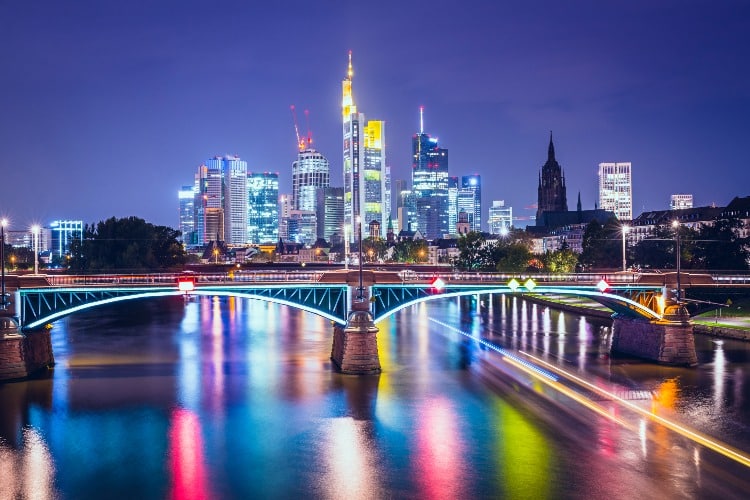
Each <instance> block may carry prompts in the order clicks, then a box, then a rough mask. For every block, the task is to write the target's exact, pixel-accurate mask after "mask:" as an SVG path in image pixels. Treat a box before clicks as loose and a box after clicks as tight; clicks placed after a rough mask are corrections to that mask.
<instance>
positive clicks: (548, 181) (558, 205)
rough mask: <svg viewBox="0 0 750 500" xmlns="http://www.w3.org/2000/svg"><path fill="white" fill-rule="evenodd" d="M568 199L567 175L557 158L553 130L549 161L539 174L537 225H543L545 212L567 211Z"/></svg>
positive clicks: (548, 151) (548, 153) (550, 138)
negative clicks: (553, 142)
mask: <svg viewBox="0 0 750 500" xmlns="http://www.w3.org/2000/svg"><path fill="white" fill-rule="evenodd" d="M567 211H568V199H567V194H566V189H565V175H564V174H563V171H562V167H561V166H560V164H559V163H557V160H556V159H555V145H554V144H552V132H550V133H549V149H548V150H547V163H545V164H544V166H542V171H541V173H540V174H539V198H538V202H537V210H536V225H537V226H543V225H545V223H544V215H543V214H544V212H567Z"/></svg>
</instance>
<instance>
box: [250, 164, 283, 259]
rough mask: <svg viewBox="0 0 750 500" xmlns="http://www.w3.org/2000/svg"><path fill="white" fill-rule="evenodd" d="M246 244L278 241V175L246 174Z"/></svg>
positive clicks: (264, 173)
mask: <svg viewBox="0 0 750 500" xmlns="http://www.w3.org/2000/svg"><path fill="white" fill-rule="evenodd" d="M247 207H248V209H247V237H248V243H251V244H256V245H257V244H262V243H276V242H277V241H278V239H279V174H278V173H275V172H248V174H247Z"/></svg>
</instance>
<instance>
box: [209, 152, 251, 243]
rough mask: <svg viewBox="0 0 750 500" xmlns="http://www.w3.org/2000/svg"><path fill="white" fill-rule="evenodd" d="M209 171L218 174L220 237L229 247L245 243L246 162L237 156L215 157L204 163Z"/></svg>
mask: <svg viewBox="0 0 750 500" xmlns="http://www.w3.org/2000/svg"><path fill="white" fill-rule="evenodd" d="M206 166H207V167H208V169H209V170H210V171H214V172H218V173H219V174H218V175H220V176H221V177H220V179H221V180H220V182H221V192H217V196H218V197H219V198H220V199H221V201H222V204H221V208H223V209H224V214H223V215H224V220H223V226H224V232H223V233H222V237H223V238H224V241H225V242H226V243H227V244H229V245H244V244H245V243H247V162H246V161H245V160H242V159H240V157H239V156H231V155H229V156H215V157H214V158H211V159H209V160H207V161H206Z"/></svg>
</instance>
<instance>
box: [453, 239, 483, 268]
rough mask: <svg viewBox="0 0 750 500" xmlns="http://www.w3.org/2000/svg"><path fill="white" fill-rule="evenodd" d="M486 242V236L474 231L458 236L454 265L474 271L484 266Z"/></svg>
mask: <svg viewBox="0 0 750 500" xmlns="http://www.w3.org/2000/svg"><path fill="white" fill-rule="evenodd" d="M486 244H487V238H485V237H484V236H483V235H482V233H479V232H476V231H470V232H468V233H466V234H465V235H462V236H460V237H459V238H458V241H457V242H456V248H458V259H456V267H457V268H459V269H461V270H463V271H475V270H479V269H482V268H483V267H486V265H487V263H486V260H487V259H486V257H487V253H488V252H487V250H486V249H484V247H485V246H486ZM490 252H491V250H490Z"/></svg>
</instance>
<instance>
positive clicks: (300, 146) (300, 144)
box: [289, 104, 309, 151]
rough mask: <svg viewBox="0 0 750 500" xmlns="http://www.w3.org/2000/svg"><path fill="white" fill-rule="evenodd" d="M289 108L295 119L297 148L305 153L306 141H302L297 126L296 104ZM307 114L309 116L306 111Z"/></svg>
mask: <svg viewBox="0 0 750 500" xmlns="http://www.w3.org/2000/svg"><path fill="white" fill-rule="evenodd" d="M289 108H290V109H291V110H292V118H293V119H294V133H295V134H296V135H297V148H298V149H299V150H300V151H304V150H305V147H306V146H305V141H304V139H300V137H299V126H297V112H296V111H295V110H294V104H292V105H291V106H290V107H289ZM305 114H307V111H305ZM308 135H309V132H308Z"/></svg>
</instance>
